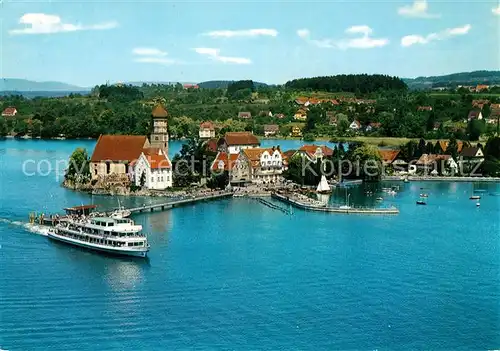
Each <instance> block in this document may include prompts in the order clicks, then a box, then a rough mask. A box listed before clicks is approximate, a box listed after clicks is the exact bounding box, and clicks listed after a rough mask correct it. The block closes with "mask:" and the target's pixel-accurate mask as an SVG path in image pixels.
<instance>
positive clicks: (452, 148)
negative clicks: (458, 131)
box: [445, 136, 458, 160]
mask: <svg viewBox="0 0 500 351" xmlns="http://www.w3.org/2000/svg"><path fill="white" fill-rule="evenodd" d="M445 154H446V155H451V156H452V157H453V159H454V160H457V158H458V144H457V139H456V138H455V137H454V136H452V137H451V138H450V142H449V143H448V146H447V147H446V152H445Z"/></svg>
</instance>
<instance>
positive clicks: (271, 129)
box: [264, 124, 280, 137]
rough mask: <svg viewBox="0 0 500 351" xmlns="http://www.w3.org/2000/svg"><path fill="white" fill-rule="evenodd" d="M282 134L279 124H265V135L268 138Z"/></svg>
mask: <svg viewBox="0 0 500 351" xmlns="http://www.w3.org/2000/svg"><path fill="white" fill-rule="evenodd" d="M279 132H280V127H279V126H278V125H277V124H265V125H264V135H265V136H266V137H268V136H275V135H277V134H279Z"/></svg>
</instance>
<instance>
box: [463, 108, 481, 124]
mask: <svg viewBox="0 0 500 351" xmlns="http://www.w3.org/2000/svg"><path fill="white" fill-rule="evenodd" d="M473 119H479V120H481V119H483V114H482V113H481V111H475V110H472V111H470V112H469V115H468V116H467V120H468V121H469V122H470V121H472V120H473Z"/></svg>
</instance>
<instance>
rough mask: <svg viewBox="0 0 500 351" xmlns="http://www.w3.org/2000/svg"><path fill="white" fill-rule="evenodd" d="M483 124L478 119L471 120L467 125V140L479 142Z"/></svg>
mask: <svg viewBox="0 0 500 351" xmlns="http://www.w3.org/2000/svg"><path fill="white" fill-rule="evenodd" d="M484 129H485V127H484V122H483V121H480V120H478V119H473V120H471V121H470V122H469V124H468V125H467V135H468V138H469V140H472V141H476V140H479V137H480V136H481V134H483V133H484Z"/></svg>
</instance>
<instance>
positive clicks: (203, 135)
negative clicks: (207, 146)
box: [199, 121, 215, 139]
mask: <svg viewBox="0 0 500 351" xmlns="http://www.w3.org/2000/svg"><path fill="white" fill-rule="evenodd" d="M199 137H200V139H211V138H215V126H214V124H213V123H212V122H210V121H207V122H202V123H201V124H200V131H199Z"/></svg>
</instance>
